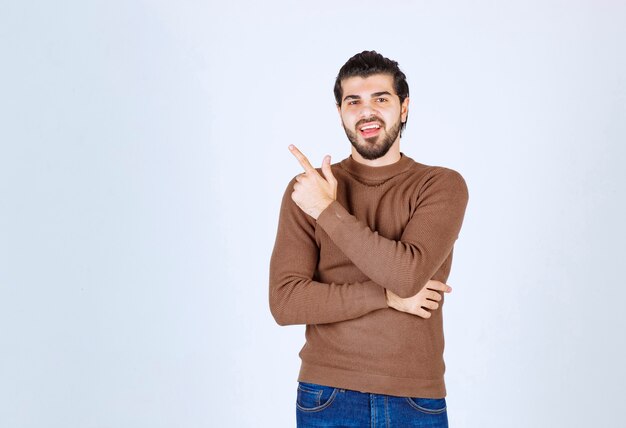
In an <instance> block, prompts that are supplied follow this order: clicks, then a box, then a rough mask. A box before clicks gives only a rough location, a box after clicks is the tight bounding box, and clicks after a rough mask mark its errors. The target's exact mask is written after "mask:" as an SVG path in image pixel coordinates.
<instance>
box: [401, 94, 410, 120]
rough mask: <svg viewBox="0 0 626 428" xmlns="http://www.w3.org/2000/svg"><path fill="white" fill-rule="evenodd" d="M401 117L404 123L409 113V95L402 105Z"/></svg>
mask: <svg viewBox="0 0 626 428" xmlns="http://www.w3.org/2000/svg"><path fill="white" fill-rule="evenodd" d="M400 108H401V110H400V115H401V116H400V118H401V120H402V123H404V122H406V118H407V116H408V115H409V97H406V98H405V99H404V101H402V105H401V106H400Z"/></svg>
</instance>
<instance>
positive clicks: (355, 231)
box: [290, 146, 468, 298]
mask: <svg viewBox="0 0 626 428" xmlns="http://www.w3.org/2000/svg"><path fill="white" fill-rule="evenodd" d="M290 149H291V150H292V153H293V154H294V156H296V158H297V159H298V161H299V162H300V164H301V165H302V166H303V168H304V170H305V173H304V174H302V176H301V178H299V180H298V184H297V185H296V186H294V193H293V194H292V199H293V200H294V201H295V202H296V204H298V206H299V207H300V208H301V209H302V210H303V211H304V212H306V213H307V214H309V215H310V216H312V217H313V218H315V219H316V220H317V224H318V226H319V227H321V228H322V229H323V230H324V231H325V232H326V233H327V234H328V236H329V237H330V239H331V240H332V241H333V243H334V244H335V245H336V246H337V247H338V248H339V249H340V250H341V251H342V252H343V253H344V254H345V255H346V256H347V257H348V258H349V259H350V260H351V261H352V263H354V265H355V266H356V267H357V268H359V270H361V272H363V273H364V274H365V275H366V276H367V277H368V278H370V279H371V280H372V281H374V282H375V283H377V284H379V285H381V286H382V287H383V288H385V289H388V290H391V291H392V292H393V293H395V294H397V295H398V296H399V297H402V298H407V297H411V296H414V295H415V294H417V293H418V292H419V291H420V290H421V289H422V288H423V287H424V285H425V284H426V283H427V281H428V280H429V279H431V278H432V277H433V275H434V274H435V273H436V272H437V270H438V269H439V268H440V266H441V265H442V264H443V262H444V261H445V259H446V258H447V257H448V255H449V254H450V252H451V251H452V247H453V245H454V242H455V241H456V239H457V237H458V234H459V232H460V230H461V225H462V223H463V217H464V215H465V208H466V206H467V201H468V191H467V186H466V184H465V180H464V179H463V177H462V176H461V175H460V174H459V173H458V172H456V171H454V170H451V169H447V168H435V169H434V170H433V172H432V173H431V175H430V176H429V177H428V179H427V180H426V181H425V183H424V185H423V186H422V187H421V189H420V192H421V195H420V202H419V205H418V207H417V208H416V209H415V211H414V213H413V216H412V217H411V219H410V220H409V222H408V224H407V226H406V228H405V230H404V232H403V234H402V236H401V237H400V240H398V241H395V240H392V239H388V238H385V237H383V236H380V235H379V234H378V232H376V231H372V230H371V229H370V228H369V227H368V226H367V225H365V224H364V223H362V222H361V221H359V220H358V219H357V218H356V217H354V216H353V215H352V214H350V213H349V212H348V211H347V210H346V209H345V208H344V207H343V206H342V205H341V204H339V203H338V202H337V201H336V200H335V199H336V198H335V197H334V196H335V195H334V194H333V191H335V192H336V180H335V178H334V177H333V176H332V172H331V170H330V161H329V159H325V160H324V164H323V165H322V171H323V173H324V177H325V179H324V178H323V177H321V176H320V175H319V174H318V173H317V171H315V169H313V167H312V166H311V164H310V163H309V161H308V160H307V159H306V157H305V156H304V155H303V154H302V153H300V151H298V149H297V148H295V147H293V146H292V147H290ZM333 186H334V190H333ZM328 195H332V197H329V196H328Z"/></svg>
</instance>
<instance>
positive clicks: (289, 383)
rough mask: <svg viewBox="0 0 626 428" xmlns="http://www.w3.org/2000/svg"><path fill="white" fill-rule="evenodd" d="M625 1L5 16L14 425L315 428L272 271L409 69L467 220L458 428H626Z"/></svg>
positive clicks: (449, 327) (451, 343)
mask: <svg viewBox="0 0 626 428" xmlns="http://www.w3.org/2000/svg"><path fill="white" fill-rule="evenodd" d="M625 22H626V3H625V2H624V1H617V0H614V1H610V0H573V1H572V0H570V1H556V0H547V1H546V0H544V1H538V0H532V1H528V0H525V1H503V2H494V1H473V2H465V1H459V0H453V1H443V2H440V1H408V0H398V1H390V2H380V1H372V0H361V1H353V0H349V1H341V2H339V1H337V2H336V1H329V0H321V1H318V2H315V3H305V2H296V1H286V0H268V1H266V2H254V1H238V2H226V1H205V2H202V1H177V2H172V1H165V0H159V1H62V2H45V1H19V2H18V1H14V2H2V4H1V5H0V52H1V55H0V62H1V67H0V76H1V79H0V123H1V125H0V144H1V146H0V426H2V427H7V428H27V427H28V428H40V427H46V428H48V427H55V428H56V427H59V428H61V427H63V428H70V427H77V428H78V427H80V428H96V427H114V428H117V427H150V428H159V427H185V428H196V427H198V428H199V427H291V426H295V392H296V377H297V373H298V369H299V363H300V361H299V359H298V351H299V350H300V348H301V346H302V345H303V343H304V327H303V326H292V327H279V326H278V325H276V324H275V323H274V320H273V319H272V317H271V315H270V312H269V307H268V264H269V258H270V254H271V251H272V247H273V242H274V237H275V232H276V225H277V220H278V208H279V205H280V198H281V196H282V194H283V192H284V190H285V186H286V184H287V182H288V181H289V179H290V178H291V177H293V176H294V175H295V174H297V173H299V172H300V168H299V166H298V164H297V162H296V161H295V159H293V158H292V156H291V155H290V153H289V152H288V150H287V145H288V144H290V143H295V144H297V145H298V146H299V147H300V148H301V149H302V151H303V152H304V153H305V154H307V155H308V156H309V158H310V159H311V161H312V163H313V164H315V165H319V164H320V163H321V160H322V157H323V156H324V155H325V154H330V155H332V157H333V161H339V160H341V159H342V158H344V157H346V156H347V155H348V154H349V143H348V141H347V139H346V138H345V135H344V134H343V130H342V128H341V126H340V122H339V117H338V115H337V112H336V110H335V106H334V100H333V96H332V86H333V82H334V78H335V76H336V74H337V71H338V70H339V67H340V66H341V65H342V64H343V63H344V62H345V61H346V60H347V59H348V58H349V57H350V56H352V55H353V54H355V53H357V52H360V51H362V50H365V49H375V50H378V51H379V52H381V53H383V54H384V55H386V56H388V57H390V58H393V59H395V60H397V61H399V63H400V66H401V67H402V69H403V70H404V71H405V72H406V74H407V76H408V80H409V84H410V88H411V104H410V114H409V121H408V127H407V130H406V133H405V135H404V138H403V140H402V145H401V147H402V151H403V152H404V153H406V154H407V155H409V156H411V157H413V158H414V159H415V160H417V161H419V162H422V163H426V164H431V165H443V166H447V167H449V168H453V169H456V170H457V171H459V172H460V173H461V174H462V175H463V176H464V177H465V179H466V181H467V184H468V186H469V192H470V201H469V205H468V209H467V214H466V217H465V222H464V226H463V230H462V231H461V234H460V237H459V240H458V241H457V244H456V246H455V260H454V264H453V268H452V274H451V276H450V279H449V283H450V284H451V285H452V286H453V288H454V291H453V293H452V294H451V295H450V296H449V297H448V298H447V299H446V305H445V307H444V308H443V310H444V312H445V333H446V353H445V359H446V363H447V372H446V381H447V386H448V398H447V399H448V406H449V418H450V423H451V426H452V427H455V428H463V427H468V428H477V427H481V428H486V427H494V428H498V427H513V428H514V427H520V428H521V427H524V428H527V427H588V426H594V427H604V426H618V425H619V423H620V422H618V421H617V419H618V418H621V416H622V413H623V412H622V401H623V398H624V397H625V396H626V386H625V384H626V370H625V369H624V367H623V363H624V361H625V360H626V351H625V346H626V343H625V337H626V335H625V334H624V327H625V325H626V323H625V321H626V319H625V318H626V317H625V315H624V309H623V306H624V301H625V298H626V292H625V291H624V288H625V287H624V286H625V285H626V281H624V272H623V271H622V268H623V267H624V264H626V251H625V250H624V242H625V239H626V228H625V226H624V219H626V208H625V207H626V205H625V203H624V196H625V194H626V193H625V191H626V173H625V168H624V163H625V161H626V156H625V149H624V145H625V143H626V25H624V23H625Z"/></svg>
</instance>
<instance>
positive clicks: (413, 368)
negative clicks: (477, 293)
mask: <svg viewBox="0 0 626 428" xmlns="http://www.w3.org/2000/svg"><path fill="white" fill-rule="evenodd" d="M331 168H332V172H333V175H334V176H335V178H336V179H337V182H338V187H337V200H336V201H334V202H333V203H331V204H330V205H329V206H328V207H327V208H326V209H325V210H324V211H323V212H322V213H321V214H320V216H319V217H318V219H317V221H316V220H315V219H313V218H312V217H310V216H308V215H307V214H305V213H304V212H303V211H302V210H300V208H299V207H298V206H297V205H296V204H295V203H294V202H293V201H292V199H291V193H292V192H293V184H294V183H295V179H294V180H292V181H291V182H290V183H289V185H288V186H287V190H286V191H285V194H284V196H283V200H282V205H281V210H280V219H279V224H278V233H277V236H276V243H275V245H274V251H273V253H272V258H271V262H270V289H269V298H270V309H271V312H272V315H273V316H274V318H275V320H276V322H277V323H278V324H280V325H289V324H306V343H305V345H304V347H303V348H302V350H301V352H300V358H301V359H302V365H301V369H300V375H299V377H298V380H299V381H301V382H311V383H317V384H321V385H327V386H333V387H337V388H344V389H351V390H355V391H361V392H369V393H377V394H387V395H394V396H401V397H422V398H442V397H445V395H446V389H445V382H444V371H445V364H444V361H443V351H444V337H443V322H442V321H443V320H442V306H443V300H442V301H441V302H439V303H440V306H439V308H438V309H436V310H432V311H430V312H431V314H432V315H431V317H430V318H428V319H424V318H420V317H418V316H416V315H412V314H408V313H404V312H400V311H397V310H395V309H392V308H389V307H388V306H387V303H386V298H385V289H388V290H390V291H392V292H393V293H395V294H397V295H398V296H400V297H410V296H413V295H415V294H417V293H418V292H419V291H420V290H421V289H422V287H424V285H425V284H426V282H427V281H428V280H429V279H435V280H438V281H441V282H446V280H447V278H448V276H449V274H450V267H451V264H452V249H453V245H454V242H455V241H456V239H457V237H458V234H459V231H460V229H461V225H462V223H463V216H464V214H465V208H466V206H467V201H468V193H467V186H466V184H465V181H464V179H463V177H462V176H461V175H460V174H459V173H458V172H456V171H454V170H452V169H448V168H444V167H439V166H428V165H424V164H421V163H418V162H415V161H414V160H412V159H411V158H409V157H407V156H405V155H402V156H401V158H400V160H399V161H398V162H396V163H394V164H392V165H387V166H382V167H371V166H367V165H363V164H360V163H358V162H356V161H355V160H354V159H352V157H349V158H347V159H345V160H343V161H341V162H340V163H338V164H334V165H332V166H331ZM442 297H443V296H442Z"/></svg>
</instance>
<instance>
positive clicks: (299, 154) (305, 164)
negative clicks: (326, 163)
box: [289, 144, 315, 172]
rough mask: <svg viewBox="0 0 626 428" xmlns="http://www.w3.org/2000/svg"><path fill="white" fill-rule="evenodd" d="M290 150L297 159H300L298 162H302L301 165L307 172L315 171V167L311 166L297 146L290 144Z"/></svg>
mask: <svg viewBox="0 0 626 428" xmlns="http://www.w3.org/2000/svg"><path fill="white" fill-rule="evenodd" d="M289 150H290V151H291V153H292V154H293V155H294V156H295V157H296V159H298V162H300V165H301V166H302V168H304V171H305V172H312V171H315V168H313V165H311V163H310V162H309V160H308V159H307V158H306V156H304V155H303V154H302V152H301V151H300V150H298V148H297V147H296V146H294V145H293V144H290V145H289Z"/></svg>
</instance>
